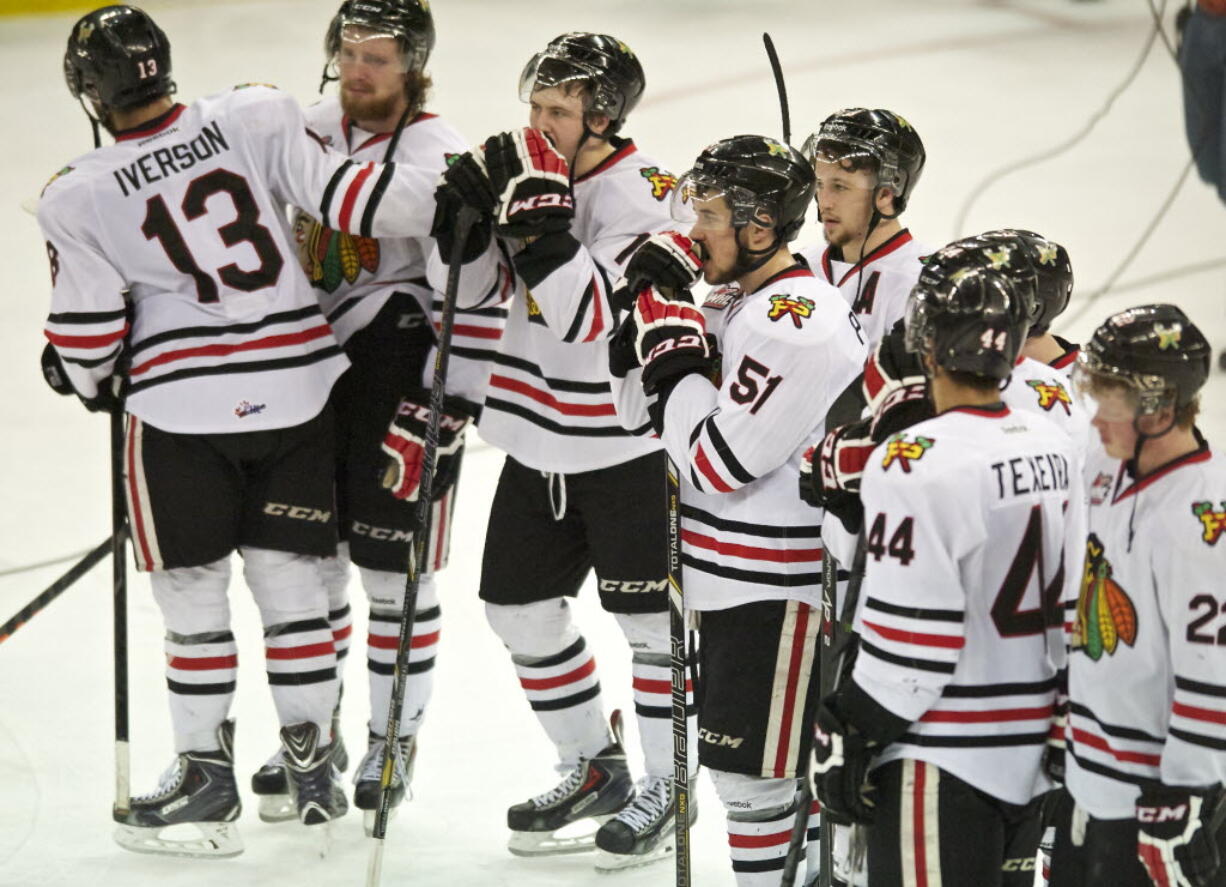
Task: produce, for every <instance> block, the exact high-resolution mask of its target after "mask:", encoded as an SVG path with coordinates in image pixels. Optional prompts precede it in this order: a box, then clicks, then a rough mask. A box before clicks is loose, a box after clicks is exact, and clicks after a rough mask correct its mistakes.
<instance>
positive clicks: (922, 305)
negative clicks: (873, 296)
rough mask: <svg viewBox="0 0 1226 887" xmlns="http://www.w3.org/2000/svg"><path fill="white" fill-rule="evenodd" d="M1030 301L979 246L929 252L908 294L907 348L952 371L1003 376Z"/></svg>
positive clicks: (1019, 345)
mask: <svg viewBox="0 0 1226 887" xmlns="http://www.w3.org/2000/svg"><path fill="white" fill-rule="evenodd" d="M1031 305H1032V303H1031V301H1030V300H1029V299H1028V298H1027V297H1026V296H1025V295H1024V294H1023V293H1020V292H1019V291H1018V287H1017V286H1016V285H1015V282H1014V278H1013V277H1012V276H1010V275H1009V274H1007V273H1004V272H1002V271H1001V270H999V269H996V268H993V267H992V263H991V262H990V261H985V260H984V256H983V255H982V254H981V253H980V252H979V251H978V250H975V249H968V248H966V247H964V246H962V245H960V244H957V243H955V244H951V245H949V246H947V247H945V248H944V249H941V250H938V251H937V252H936V253H934V254H933V255H932V256H929V257H928V259H927V260H926V261H925V264H924V266H923V268H922V269H921V271H920V276H919V282H918V283H916V285H915V286H914V288H912V290H911V295H910V296H909V297H908V299H907V313H906V326H907V330H906V346H907V350H908V351H912V352H915V353H916V354H929V355H931V357H932V360H933V361H934V362H935V363H936V365H937V366H939V367H941V368H942V369H945V370H947V371H950V372H962V373H969V374H971V375H974V376H980V377H982V378H985V379H995V380H997V381H1003V380H1004V379H1006V378H1008V376H1009V374H1010V373H1011V372H1012V371H1013V366H1014V364H1015V363H1016V361H1017V357H1018V354H1020V353H1021V350H1022V344H1023V343H1024V342H1025V340H1026V330H1027V327H1028V326H1029V323H1030V311H1031Z"/></svg>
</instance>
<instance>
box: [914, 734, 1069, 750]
mask: <svg viewBox="0 0 1226 887" xmlns="http://www.w3.org/2000/svg"><path fill="white" fill-rule="evenodd" d="M898 741H899V742H905V743H908V744H910V745H922V746H924V747H925V748H994V747H997V746H1018V745H1046V744H1047V733H1046V732H1042V733H999V734H995V735H987V736H962V735H959V736H949V735H945V736H934V735H932V734H926V733H905V734H903V737H902V739H900V740H898Z"/></svg>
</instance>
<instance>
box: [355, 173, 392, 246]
mask: <svg viewBox="0 0 1226 887" xmlns="http://www.w3.org/2000/svg"><path fill="white" fill-rule="evenodd" d="M395 172H396V164H395V163H385V164H383V172H382V173H381V174H380V176H379V180H378V181H377V182H375V187H374V188H373V189H372V190H371V192H370V199H369V200H367V201H366V211H365V212H364V213H362V226H361V228H359V229H358V234H360V235H361V236H362V237H370V236H371V233H370V232H371V229H372V228H373V227H374V223H375V212H376V210H378V208H379V202H380V201H381V200H383V192H384V191H386V190H387V186H388V185H390V184H391V182H392V176H393V175H394V174H395Z"/></svg>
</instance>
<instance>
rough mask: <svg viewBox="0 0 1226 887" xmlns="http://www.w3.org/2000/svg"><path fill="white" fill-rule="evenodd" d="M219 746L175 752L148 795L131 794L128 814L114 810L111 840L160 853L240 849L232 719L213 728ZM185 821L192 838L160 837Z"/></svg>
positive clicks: (217, 852)
mask: <svg viewBox="0 0 1226 887" xmlns="http://www.w3.org/2000/svg"><path fill="white" fill-rule="evenodd" d="M217 739H218V742H219V743H220V744H221V748H220V749H218V750H217V751H189V752H184V753H182V754H180V755H179V756H178V757H177V758H175V761H174V763H173V764H171V765H170V767H169V769H167V770H166V772H165V773H163V774H162V778H161V779H160V780H159V781H158V787H157V790H156V791H154V792H153V793H152V794H148V795H141V796H138V797H134V798H132V803H131V805H130V809H129V810H128V812H127V813H124V814H120V813H119V812H115V813H114V817H115V821H116V822H118V823H119V827H118V828H116V829H115V841H116V843H118V844H119V846H120V847H123V848H124V849H125V850H132V851H135V852H137V853H157V854H161V855H164V856H192V857H226V856H238V855H239V854H240V853H242V852H243V842H242V839H241V838H240V837H239V834H238V827H237V826H236V825H234V821H235V820H236V819H238V814H239V812H240V811H241V810H242V804H241V803H240V802H239V797H238V786H237V785H236V784H235V781H234V721H226V722H225V723H223V724H222V725H221V726H220V727H218V729H217ZM181 825H190V826H193V827H195V829H196V830H198V831H199V832H200V836H199V837H196V838H191V837H183V836H182V831H183V830H182V829H176V830H175V835H174V837H162V834H161V833H162V831H163V829H168V828H170V827H171V826H181Z"/></svg>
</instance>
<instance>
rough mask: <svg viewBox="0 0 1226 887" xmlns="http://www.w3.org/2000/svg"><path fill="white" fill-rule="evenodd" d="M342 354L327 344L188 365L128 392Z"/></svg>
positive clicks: (262, 370)
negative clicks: (300, 350) (303, 350)
mask: <svg viewBox="0 0 1226 887" xmlns="http://www.w3.org/2000/svg"><path fill="white" fill-rule="evenodd" d="M341 354H344V351H342V350H341V346H340V345H335V344H333V345H329V346H327V347H326V348H320V349H319V350H318V351H311V352H309V353H307V354H295V355H293V356H291V357H278V358H273V359H272V360H251V361H244V362H242V363H222V364H213V365H211V366H201V367H188V368H186V369H181V370H175V371H174V372H172V373H166V374H164V375H161V376H155V377H154V378H152V379H141V380H140V381H138V382H133V383H132V384H131V386H130V387H129V388H128V393H129V394H136V393H137V392H139V391H144V390H146V389H148V388H153V387H154V386H157V385H165V384H166V383H168V382H178V381H180V380H183V379H192V378H197V377H199V376H227V375H241V374H243V373H267V372H272V371H274V370H288V369H294V368H296V367H304V366H310V365H311V364H313V363H321V362H322V361H325V360H328V359H329V358H332V357H337V356H339V355H341Z"/></svg>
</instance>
